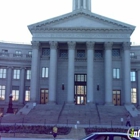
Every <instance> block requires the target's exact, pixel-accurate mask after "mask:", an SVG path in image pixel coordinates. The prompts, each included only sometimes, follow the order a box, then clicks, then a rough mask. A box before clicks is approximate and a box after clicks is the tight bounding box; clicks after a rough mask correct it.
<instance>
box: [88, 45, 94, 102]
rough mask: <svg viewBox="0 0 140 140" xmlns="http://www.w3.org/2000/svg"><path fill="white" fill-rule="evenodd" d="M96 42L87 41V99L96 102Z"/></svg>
mask: <svg viewBox="0 0 140 140" xmlns="http://www.w3.org/2000/svg"><path fill="white" fill-rule="evenodd" d="M94 44H95V43H94V42H87V101H88V102H91V103H93V102H94V88H93V87H94V77H93V76H94V71H93V67H94Z"/></svg>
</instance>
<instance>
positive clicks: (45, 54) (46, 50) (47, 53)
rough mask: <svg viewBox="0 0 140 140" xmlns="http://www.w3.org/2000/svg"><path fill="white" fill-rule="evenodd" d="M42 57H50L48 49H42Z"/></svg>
mask: <svg viewBox="0 0 140 140" xmlns="http://www.w3.org/2000/svg"><path fill="white" fill-rule="evenodd" d="M42 55H43V56H50V48H42Z"/></svg>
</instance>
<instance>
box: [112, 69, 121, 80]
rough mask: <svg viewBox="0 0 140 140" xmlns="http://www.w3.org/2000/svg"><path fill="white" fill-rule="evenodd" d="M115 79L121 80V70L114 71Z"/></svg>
mask: <svg viewBox="0 0 140 140" xmlns="http://www.w3.org/2000/svg"><path fill="white" fill-rule="evenodd" d="M113 78H114V79H119V78H120V69H116V68H115V69H113Z"/></svg>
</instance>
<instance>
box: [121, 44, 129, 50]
mask: <svg viewBox="0 0 140 140" xmlns="http://www.w3.org/2000/svg"><path fill="white" fill-rule="evenodd" d="M122 46H123V49H124V50H130V48H131V42H123V45H122Z"/></svg>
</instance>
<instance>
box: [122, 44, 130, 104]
mask: <svg viewBox="0 0 140 140" xmlns="http://www.w3.org/2000/svg"><path fill="white" fill-rule="evenodd" d="M123 49H124V57H123V58H124V59H123V65H124V68H123V74H124V78H123V79H124V80H123V81H124V95H125V96H124V97H125V104H131V81H130V42H124V43H123Z"/></svg>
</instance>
